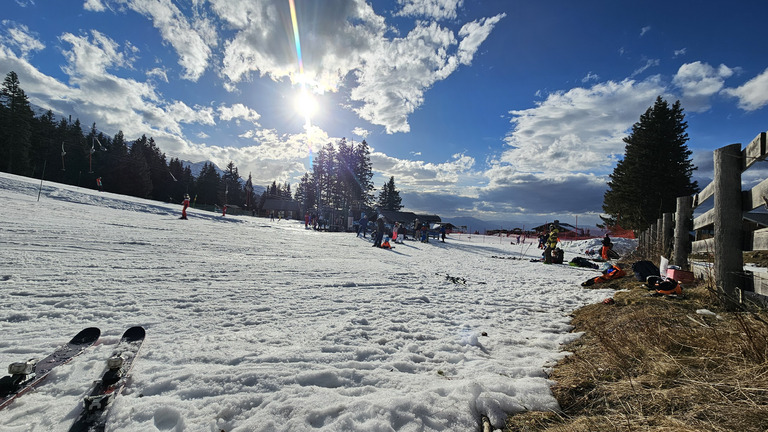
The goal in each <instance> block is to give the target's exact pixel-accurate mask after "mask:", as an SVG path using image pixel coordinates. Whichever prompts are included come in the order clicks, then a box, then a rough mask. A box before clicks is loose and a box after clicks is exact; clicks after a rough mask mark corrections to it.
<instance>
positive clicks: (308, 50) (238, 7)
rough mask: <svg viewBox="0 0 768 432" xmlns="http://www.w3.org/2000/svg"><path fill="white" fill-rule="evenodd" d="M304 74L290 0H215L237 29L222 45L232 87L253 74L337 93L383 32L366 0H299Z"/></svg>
mask: <svg viewBox="0 0 768 432" xmlns="http://www.w3.org/2000/svg"><path fill="white" fill-rule="evenodd" d="M296 8H297V11H296V15H297V22H298V33H299V37H300V41H301V52H302V58H301V61H302V64H303V69H304V76H299V65H298V61H299V59H298V58H297V52H296V41H295V40H294V33H293V29H292V27H291V25H290V23H291V15H290V11H289V8H288V2H284V3H283V2H280V3H276V2H273V1H269V0H255V1H251V2H247V3H243V2H241V1H239V0H213V1H212V9H213V11H214V12H215V13H216V14H217V15H218V16H219V18H220V19H221V20H223V21H224V22H226V23H227V24H228V25H229V26H231V27H232V28H233V29H234V30H235V31H236V34H235V36H234V37H233V38H232V39H230V40H228V41H227V42H226V44H225V49H224V58H223V69H222V74H223V76H224V77H225V78H226V79H228V80H229V82H230V87H229V88H233V85H235V84H237V83H238V82H240V81H241V80H244V79H248V78H249V77H250V76H251V74H256V73H258V75H259V76H268V77H270V78H271V79H273V80H275V81H280V80H283V79H288V80H291V81H292V82H303V83H305V84H308V85H310V86H311V87H312V88H313V90H315V91H317V92H323V91H335V90H337V89H338V88H339V86H340V85H341V83H342V81H343V80H344V79H345V77H346V76H347V74H349V72H350V71H352V70H354V69H356V68H357V67H359V66H360V64H361V62H362V60H361V56H362V55H363V54H364V53H366V52H368V51H369V50H370V49H371V41H373V40H376V39H379V38H382V37H383V35H384V33H385V31H386V30H387V27H386V25H385V24H384V19H383V18H382V17H380V16H378V15H376V14H375V13H374V12H373V9H372V8H371V7H370V6H369V5H368V4H366V3H364V2H357V1H355V2H353V1H346V0H326V1H323V2H322V3H317V2H297V4H296Z"/></svg>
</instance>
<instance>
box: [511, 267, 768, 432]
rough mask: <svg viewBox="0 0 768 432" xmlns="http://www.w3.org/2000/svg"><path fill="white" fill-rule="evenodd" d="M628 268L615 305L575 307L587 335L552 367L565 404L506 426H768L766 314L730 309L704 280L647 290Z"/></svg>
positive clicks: (539, 430)
mask: <svg viewBox="0 0 768 432" xmlns="http://www.w3.org/2000/svg"><path fill="white" fill-rule="evenodd" d="M628 273H629V274H630V276H628V277H626V278H623V279H621V280H618V281H612V282H610V284H611V285H612V287H613V288H615V289H621V290H626V291H619V292H617V293H616V294H615V295H614V297H613V299H614V302H613V304H604V303H600V304H595V305H589V306H586V307H583V308H581V309H579V310H578V311H576V312H575V313H574V314H573V325H574V326H575V328H574V330H573V331H574V332H583V336H582V337H581V338H579V339H578V340H576V341H575V342H573V343H572V344H570V345H568V346H566V347H565V349H566V350H567V351H569V352H571V353H572V354H571V355H569V356H568V357H566V358H564V359H563V360H562V361H560V362H559V363H558V364H557V365H556V366H555V368H554V369H553V371H552V373H551V375H550V379H551V380H553V381H554V382H555V384H554V386H553V387H552V392H553V394H554V396H555V398H557V400H558V402H559V404H560V407H561V411H560V412H526V413H521V414H517V415H513V416H510V417H509V418H508V420H507V425H506V428H505V432H523V431H525V432H543V431H547V432H555V431H557V432H565V431H568V432H573V431H576V432H579V431H669V432H673V431H674V432H678V431H679V432H684V431H715V432H717V431H723V432H726V431H728V432H732V431H739V432H751V431H761V432H764V431H768V313H766V312H765V311H761V310H759V309H757V308H752V307H750V306H748V305H745V306H744V308H743V310H741V311H738V312H728V311H726V310H724V309H723V307H721V305H720V302H719V301H718V297H717V295H715V293H714V291H713V287H712V286H708V284H707V283H705V282H700V283H698V284H697V285H693V286H685V287H684V288H683V294H684V295H683V297H682V298H679V299H672V298H667V297H652V296H649V291H648V290H647V289H645V288H644V287H643V284H642V283H641V282H638V281H637V280H636V279H635V278H634V277H633V276H631V273H632V272H631V270H629V271H628ZM605 286H606V285H602V287H605ZM598 287H600V286H598Z"/></svg>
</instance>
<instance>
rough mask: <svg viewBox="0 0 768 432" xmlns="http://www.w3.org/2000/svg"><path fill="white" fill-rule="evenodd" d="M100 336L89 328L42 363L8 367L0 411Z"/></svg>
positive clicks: (2, 382)
mask: <svg viewBox="0 0 768 432" xmlns="http://www.w3.org/2000/svg"><path fill="white" fill-rule="evenodd" d="M100 335H101V330H99V329H98V328H96V327H88V328H86V329H83V330H81V331H80V332H79V333H78V334H76V335H75V336H74V337H73V338H72V340H70V341H69V342H67V343H66V344H64V345H62V346H60V347H58V348H56V350H55V351H54V352H53V353H51V355H49V356H48V357H45V358H44V359H42V360H40V361H35V360H34V359H33V360H28V361H26V362H20V363H12V364H11V365H10V366H8V373H9V374H10V375H8V376H4V377H3V378H0V409H3V408H4V407H6V406H7V405H8V404H10V403H11V402H13V400H15V399H16V398H17V397H19V396H21V395H23V394H24V393H26V392H28V391H29V390H31V389H33V388H34V387H35V386H37V385H38V384H40V382H41V381H43V380H44V379H45V377H46V376H48V374H49V373H50V372H51V371H52V370H53V369H54V368H55V367H57V366H61V365H63V364H66V363H68V362H69V361H70V360H72V358H73V357H75V356H77V355H78V354H80V353H82V352H83V351H84V350H85V349H86V348H88V347H89V346H91V345H93V344H94V343H95V342H96V341H97V340H98V339H99V336H100Z"/></svg>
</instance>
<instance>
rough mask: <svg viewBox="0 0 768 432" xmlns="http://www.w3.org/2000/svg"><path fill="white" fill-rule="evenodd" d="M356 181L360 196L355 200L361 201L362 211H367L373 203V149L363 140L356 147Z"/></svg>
mask: <svg viewBox="0 0 768 432" xmlns="http://www.w3.org/2000/svg"><path fill="white" fill-rule="evenodd" d="M355 180H356V183H357V185H358V187H359V195H357V196H355V197H354V199H355V200H357V201H359V208H360V209H367V208H369V207H370V204H371V203H372V202H373V190H374V189H375V187H374V186H373V165H371V149H370V147H368V143H367V142H366V141H365V140H363V142H361V143H360V144H358V145H357V147H355Z"/></svg>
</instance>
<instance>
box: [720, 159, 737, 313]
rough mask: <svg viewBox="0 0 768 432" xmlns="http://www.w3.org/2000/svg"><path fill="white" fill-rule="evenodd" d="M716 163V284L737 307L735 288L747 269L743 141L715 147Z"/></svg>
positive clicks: (731, 303) (732, 305)
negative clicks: (742, 190) (744, 236)
mask: <svg viewBox="0 0 768 432" xmlns="http://www.w3.org/2000/svg"><path fill="white" fill-rule="evenodd" d="M714 163H715V180H714V186H715V196H714V198H715V208H714V213H715V221H714V222H715V238H714V245H715V284H716V286H717V289H718V290H720V291H721V292H722V293H724V294H725V305H726V307H729V308H731V309H735V308H736V306H737V302H738V301H739V297H738V296H737V295H736V288H737V287H738V285H739V281H740V276H741V274H742V273H743V272H744V257H743V255H742V250H741V247H742V238H741V236H742V233H741V219H742V214H741V208H742V202H741V201H742V198H741V166H742V161H741V144H731V145H729V146H725V147H721V148H719V149H717V150H715V152H714ZM741 288H744V287H743V286H742V287H741Z"/></svg>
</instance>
